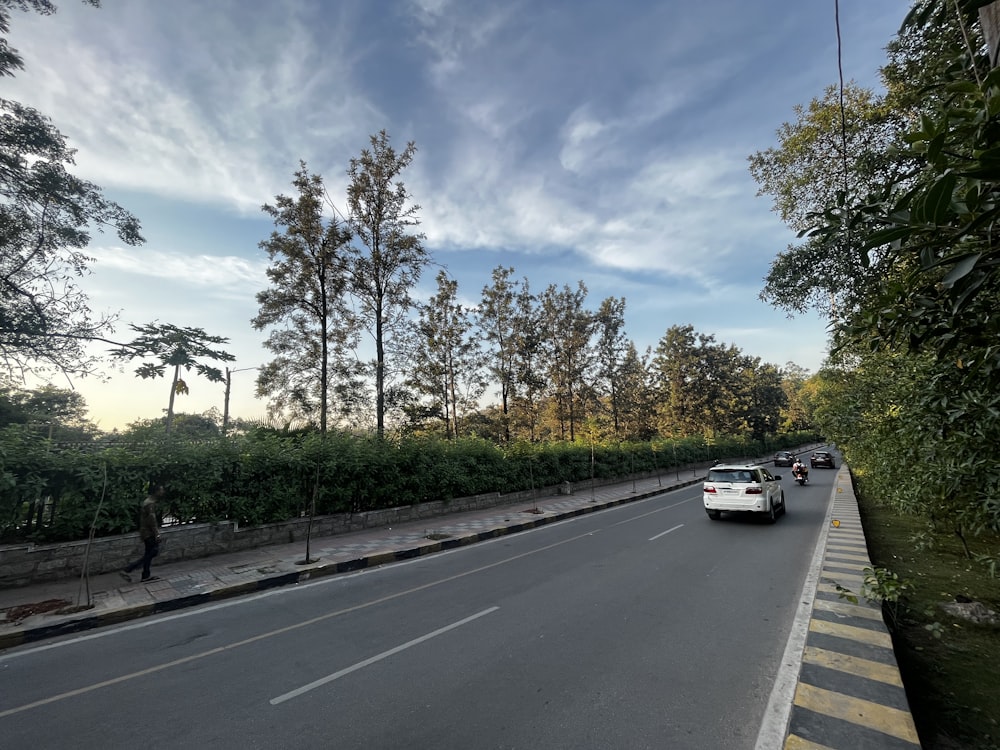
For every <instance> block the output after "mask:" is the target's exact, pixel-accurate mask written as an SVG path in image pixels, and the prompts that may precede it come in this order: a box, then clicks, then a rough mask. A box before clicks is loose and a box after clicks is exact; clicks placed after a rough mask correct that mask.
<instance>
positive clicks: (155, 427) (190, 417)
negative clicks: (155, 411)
mask: <svg viewBox="0 0 1000 750" xmlns="http://www.w3.org/2000/svg"><path fill="white" fill-rule="evenodd" d="M166 434H167V417H166V416H163V417H156V418H155V419H139V420H136V421H134V422H131V423H129V424H128V426H127V427H126V428H125V429H124V430H122V431H121V433H119V437H121V438H124V439H127V440H135V441H145V440H155V439H157V438H160V437H162V436H164V435H166ZM170 434H172V435H173V436H174V437H175V438H185V439H187V440H210V439H212V438H216V437H219V436H220V435H221V434H222V430H221V428H220V425H219V420H218V419H217V415H216V414H214V413H213V412H212V411H208V412H205V413H204V414H184V413H178V414H174V416H173V420H172V424H171V432H170Z"/></svg>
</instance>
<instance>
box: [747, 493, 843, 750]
mask: <svg viewBox="0 0 1000 750" xmlns="http://www.w3.org/2000/svg"><path fill="white" fill-rule="evenodd" d="M837 487H838V481H837V480H836V479H835V480H834V482H833V489H832V490H831V491H830V498H829V501H828V502H829V506H828V507H827V509H826V518H824V519H823V528H822V529H821V530H820V535H819V539H818V540H817V541H816V550H815V551H814V552H813V558H812V563H811V564H810V565H809V572H808V573H807V574H806V581H805V583H804V584H803V585H802V597H801V599H800V600H799V608H798V610H797V611H796V612H795V619H794V620H793V621H792V630H791V632H790V633H789V634H788V643H787V644H786V645H785V653H784V654H783V655H782V657H781V666H779V667H778V674H777V675H776V676H775V678H774V687H773V688H771V698H770V700H768V702H767V708H766V709H764V719H763V721H761V724H760V731H759V732H758V734H757V744H756V745H754V750H781V748H782V747H784V745H785V733H786V732H787V731H788V721H789V718H790V717H791V715H792V702H793V701H794V700H795V689H796V688H797V687H798V684H799V670H801V668H802V654H803V652H804V650H805V647H806V636H807V635H808V634H809V620H810V619H812V609H813V602H814V601H815V599H816V587H817V586H818V585H819V576H820V571H821V570H822V567H823V557H824V556H825V554H826V540H827V537H829V536H830V521H831V519H832V518H833V500H834V497H835V496H836V494H837Z"/></svg>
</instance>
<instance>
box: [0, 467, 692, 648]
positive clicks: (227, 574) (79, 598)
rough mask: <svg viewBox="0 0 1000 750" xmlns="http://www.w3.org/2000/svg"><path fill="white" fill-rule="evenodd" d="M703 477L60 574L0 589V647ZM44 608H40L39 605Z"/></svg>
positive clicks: (463, 540) (577, 511) (405, 554)
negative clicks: (137, 574) (148, 574)
mask: <svg viewBox="0 0 1000 750" xmlns="http://www.w3.org/2000/svg"><path fill="white" fill-rule="evenodd" d="M703 475H704V467H702V468H701V469H693V470H692V469H688V470H686V471H684V472H680V473H675V472H670V473H669V474H664V475H662V476H661V477H659V478H657V477H652V478H649V479H641V480H636V481H634V482H633V481H631V480H629V481H627V482H621V483H618V484H611V485H605V486H602V487H596V488H590V487H588V486H587V485H586V484H585V483H578V484H577V486H576V488H575V489H576V491H575V493H574V494H572V495H554V496H551V497H547V498H539V499H538V500H537V501H534V502H532V501H527V502H522V503H517V504H513V505H509V506H500V507H494V508H490V509H487V510H482V511H473V512H468V513H455V514H449V515H444V516H438V517H435V518H426V519H422V520H419V521H413V522H408V523H406V524H403V525H400V526H395V527H382V528H375V529H365V530H363V531H356V532H351V533H348V534H338V535H336V536H331V537H323V538H319V539H313V540H312V542H311V544H310V558H311V560H312V561H311V562H310V563H308V564H305V563H304V559H305V542H294V543H291V544H281V545H272V546H268V547H259V548H257V549H252V550H246V551H244V552H235V553H228V554H222V555H214V556H212V557H204V558H199V559H196V560H182V561H177V562H171V563H165V564H164V565H162V566H159V565H157V564H156V561H155V560H154V561H153V574H154V575H156V576H159V577H160V580H157V581H152V582H149V583H138V582H136V583H131V584H129V583H126V582H124V581H123V580H122V579H121V578H120V577H119V575H118V574H117V573H105V574H101V575H96V576H92V577H91V578H90V580H89V581H82V580H80V579H67V580H63V581H56V582H47V583H39V584H35V585H32V586H27V587H23V588H16V589H2V590H0V614H2V615H3V617H2V619H0V649H2V648H9V647H11V646H15V645H19V644H22V643H29V642H32V641H37V640H41V639H43V638H48V637H51V636H53V635H58V634H62V633H70V632H75V631H80V630H86V629H89V628H94V627H99V626H102V625H107V624H110V623H115V622H121V621H124V620H129V619H133V618H136V617H143V616H145V615H149V614H154V613H157V612H167V611H171V610H176V609H181V608H183V607H190V606H195V605H197V604H202V603H205V602H208V601H211V600H218V599H223V598H226V597H231V596H238V595H240V594H246V593H250V592H253V591H260V590H264V589H267V588H273V587H276V586H286V585H290V584H294V583H298V582H301V581H305V580H309V579H311V578H317V577H320V576H325V575H332V574H336V573H343V572H347V571H351V570H360V569H362V568H366V567H372V566H375V565H383V564H386V563H389V562H393V561H396V560H403V559H407V558H411V557H418V556H420V555H426V554H431V553H433V552H439V551H441V550H444V549H452V548H455V547H459V546H463V545H466V544H472V543H474V542H478V541H483V540H485V539H490V538H493V537H496V536H502V535H504V534H510V533H516V532H518V531H523V530H526V529H530V528H535V527H537V526H541V525H544V524H546V523H551V522H553V521H557V520H561V519H563V518H569V517H571V516H575V515H581V514H583V513H589V512H593V511H595V510H600V509H602V508H607V507H610V506H612V505H618V504H621V503H625V502H631V501H633V500H638V499H642V498H646V497H652V496H653V495H657V494H660V493H662V492H667V491H669V490H671V489H676V488H678V487H684V486H688V485H692V484H695V483H697V482H700V481H701V479H702V477H703ZM39 605H42V606H41V607H40V606H39ZM46 606H47V607H49V609H48V610H47V611H40V610H45V607H46ZM18 608H22V609H21V612H18ZM26 610H27V611H26ZM32 611H33V612H34V613H30V614H29V613H28V612H32Z"/></svg>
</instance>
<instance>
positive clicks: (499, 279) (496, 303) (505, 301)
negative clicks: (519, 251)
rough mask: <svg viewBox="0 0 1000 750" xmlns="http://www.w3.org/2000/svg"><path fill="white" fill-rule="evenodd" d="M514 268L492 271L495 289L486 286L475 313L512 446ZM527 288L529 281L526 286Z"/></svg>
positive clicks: (515, 314) (505, 437) (515, 328)
mask: <svg viewBox="0 0 1000 750" xmlns="http://www.w3.org/2000/svg"><path fill="white" fill-rule="evenodd" d="M513 275H514V269H513V267H507V268H505V267H504V266H497V267H496V268H494V269H493V284H492V286H484V287H483V294H482V300H481V302H480V303H479V308H478V309H477V311H476V324H477V325H478V327H479V330H480V332H481V335H482V337H483V340H484V341H485V342H486V344H487V351H486V358H487V363H488V364H487V368H488V371H489V373H490V375H492V376H493V380H494V382H495V383H496V385H497V387H498V388H499V389H500V392H499V395H500V411H501V420H502V422H503V441H504V442H505V443H509V442H510V439H511V434H510V411H511V401H512V399H513V396H514V393H515V388H516V384H517V371H516V367H515V363H516V361H517V343H518V340H519V339H518V330H519V327H520V326H519V321H518V309H517V293H518V289H519V288H520V284H519V282H516V281H511V277H512V276H513ZM524 284H525V285H527V280H525V282H524Z"/></svg>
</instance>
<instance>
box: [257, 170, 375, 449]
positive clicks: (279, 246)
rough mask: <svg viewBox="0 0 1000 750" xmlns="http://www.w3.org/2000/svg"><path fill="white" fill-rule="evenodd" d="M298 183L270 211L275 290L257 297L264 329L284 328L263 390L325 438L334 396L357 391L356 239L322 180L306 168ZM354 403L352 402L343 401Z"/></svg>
mask: <svg viewBox="0 0 1000 750" xmlns="http://www.w3.org/2000/svg"><path fill="white" fill-rule="evenodd" d="M292 185H294V186H295V189H296V190H297V191H298V196H297V197H289V196H285V195H279V196H277V197H276V199H275V204H274V205H273V206H272V205H265V206H263V209H262V210H263V211H264V213H266V214H267V215H268V216H270V217H271V218H272V219H273V220H274V224H275V226H276V227H277V228H278V229H276V230H275V231H274V232H272V233H271V236H270V237H269V238H268V239H266V240H264V241H263V242H261V243H260V247H261V249H263V250H265V251H267V255H268V258H270V260H271V265H270V266H269V267H268V269H267V278H268V279H269V280H270V282H271V286H270V287H268V288H267V289H265V290H264V291H262V292H258V293H257V302H258V304H259V305H260V311H259V312H258V313H257V316H256V317H255V318H254V319H253V320H252V321H251V322H252V323H253V327H254V328H256V329H257V330H263V329H265V328H269V327H272V326H276V325H279V324H284V326H283V327H282V328H277V329H275V330H272V331H271V333H270V335H269V336H268V338H267V340H266V341H265V342H264V346H265V347H267V348H268V349H269V350H270V351H272V352H273V353H274V354H275V355H276V356H275V358H274V359H273V360H271V361H270V362H269V363H267V364H266V365H264V367H262V368H261V371H260V374H259V375H258V377H257V392H258V393H259V394H260V395H264V396H270V397H271V399H272V400H271V406H272V409H273V410H275V411H278V410H280V411H289V412H291V414H292V416H296V417H304V418H307V419H310V420H312V419H314V418H315V414H316V412H317V411H318V412H319V428H320V431H321V432H322V433H324V434H325V433H326V431H327V425H328V422H329V412H330V406H329V405H330V399H331V393H333V392H334V391H338V390H339V391H340V392H341V394H342V395H344V394H346V393H349V392H350V391H351V390H352V384H353V382H354V381H353V379H352V378H353V377H354V375H356V373H352V369H351V359H350V357H349V356H348V355H349V353H350V351H351V350H352V348H353V347H354V345H355V344H356V340H357V334H356V326H355V324H354V321H353V318H352V316H351V315H350V313H349V311H348V308H347V305H346V299H345V295H346V292H347V290H348V287H349V281H350V262H349V260H350V258H349V254H348V251H347V247H348V243H349V242H350V239H351V234H350V232H349V230H348V229H347V227H346V225H345V224H344V223H343V222H341V221H338V220H337V217H336V213H334V212H332V211H331V215H330V217H329V218H325V217H324V207H325V206H327V205H328V203H329V201H328V200H327V198H326V191H325V189H324V187H323V178H322V177H320V176H319V175H316V174H312V175H311V174H309V171H308V169H307V168H306V164H305V162H300V163H299V169H298V171H296V172H295V178H294V179H293V180H292ZM342 401H349V399H342Z"/></svg>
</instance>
